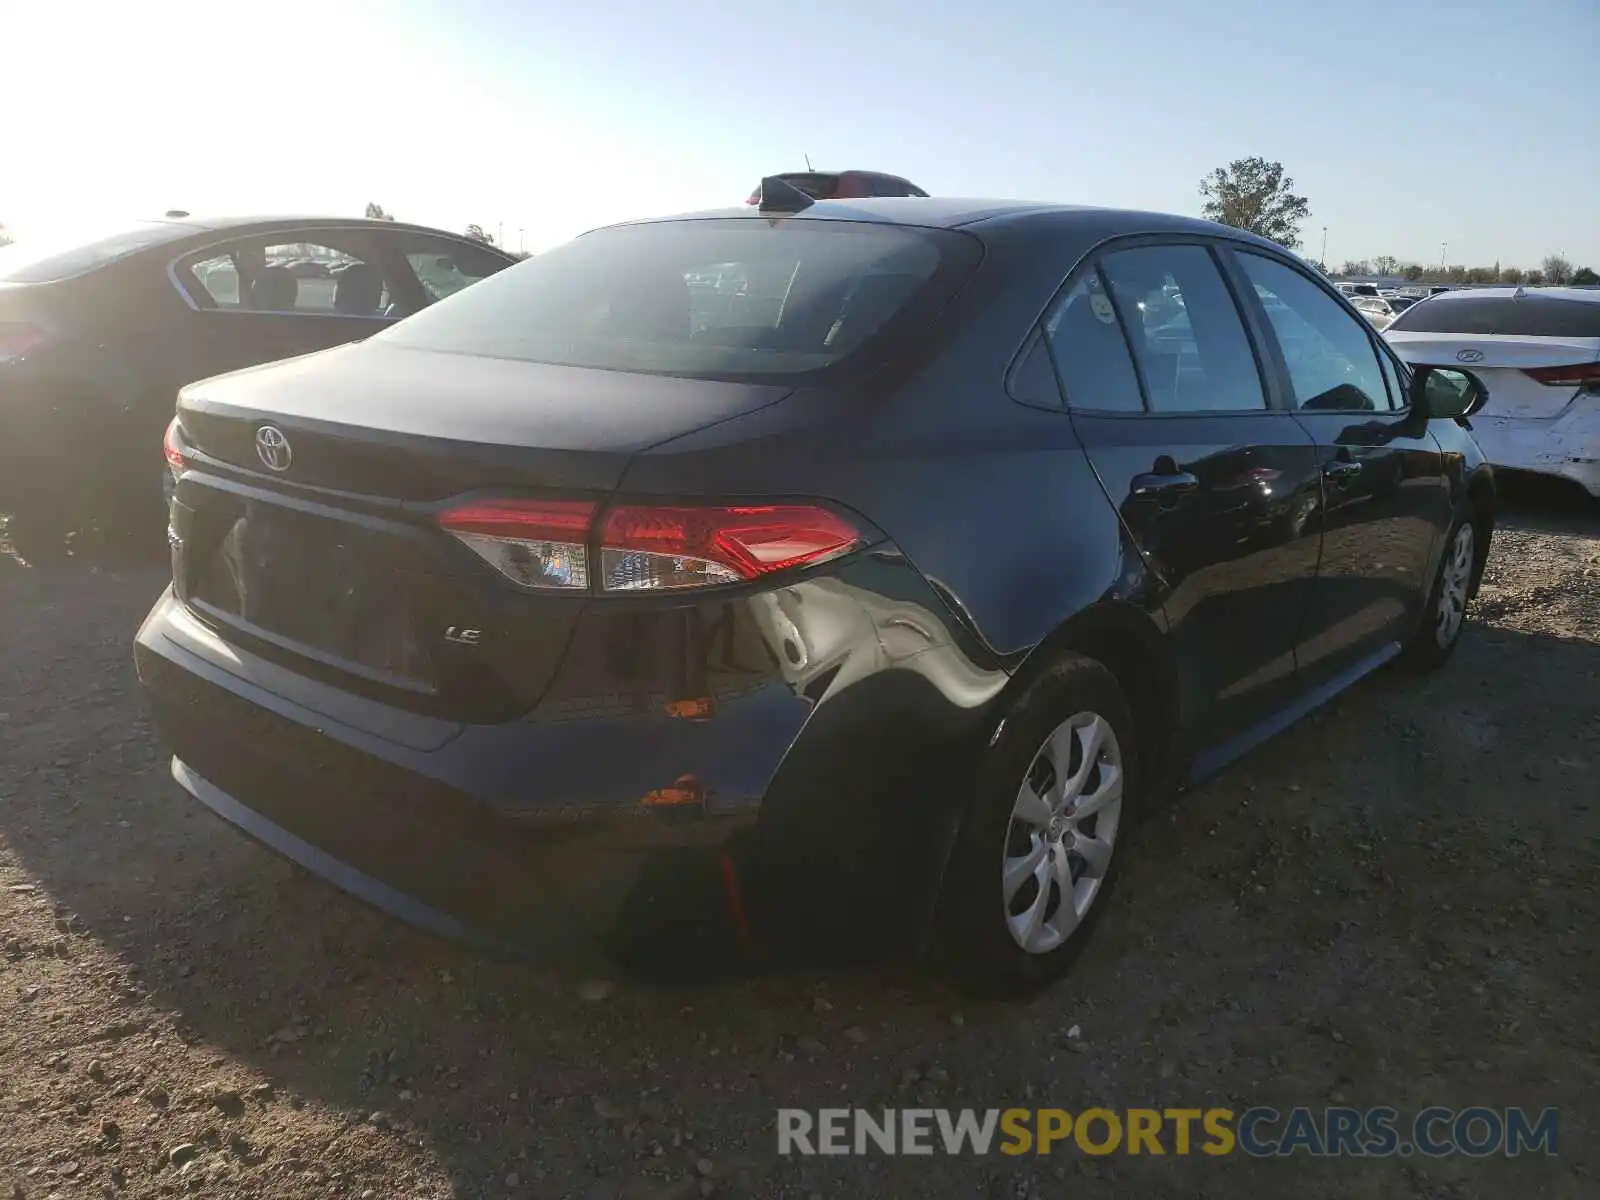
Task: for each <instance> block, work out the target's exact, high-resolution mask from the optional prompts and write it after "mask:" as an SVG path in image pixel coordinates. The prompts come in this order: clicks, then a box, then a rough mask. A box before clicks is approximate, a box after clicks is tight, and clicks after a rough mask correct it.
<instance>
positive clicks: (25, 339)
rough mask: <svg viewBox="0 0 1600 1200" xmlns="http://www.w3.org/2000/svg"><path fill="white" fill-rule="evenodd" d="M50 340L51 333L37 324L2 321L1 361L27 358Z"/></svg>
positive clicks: (0, 337)
mask: <svg viewBox="0 0 1600 1200" xmlns="http://www.w3.org/2000/svg"><path fill="white" fill-rule="evenodd" d="M49 340H50V335H49V334H47V333H46V332H45V331H44V330H42V329H40V328H39V327H38V326H37V325H23V324H18V323H16V322H0V362H10V361H11V360H12V359H21V358H27V357H28V355H30V354H32V353H33V352H34V351H35V350H37V349H38V348H39V347H40V346H42V345H44V344H45V342H47V341H49Z"/></svg>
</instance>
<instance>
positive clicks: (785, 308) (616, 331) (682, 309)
mask: <svg viewBox="0 0 1600 1200" xmlns="http://www.w3.org/2000/svg"><path fill="white" fill-rule="evenodd" d="M978 257H979V249H978V243H977V241H976V240H975V239H973V238H971V237H969V236H967V235H965V234H960V233H955V232H953V231H949V230H936V229H917V228H906V227H903V226H896V225H879V224H871V223H866V222H851V221H817V220H811V221H795V220H788V221H773V220H768V219H759V218H750V219H744V220H707V221H693V220H691V221H663V222H651V223H647V224H641V225H624V226H618V227H615V228H611V229H602V230H597V231H596V232H594V233H590V234H586V235H585V236H583V237H580V238H578V239H576V240H575V241H572V242H568V243H567V244H566V245H564V246H561V247H559V248H557V249H555V250H552V251H549V252H548V253H546V254H541V255H540V256H539V257H537V258H533V259H529V260H528V261H527V262H525V263H521V264H519V265H518V266H515V267H512V268H510V269H509V270H506V271H502V272H500V273H499V274H497V275H492V276H490V277H489V278H488V279H485V280H484V281H483V282H481V283H479V284H477V285H475V286H474V287H471V288H468V289H466V290H465V291H462V292H459V293H457V294H456V295H454V296H451V297H449V298H447V299H445V300H442V301H440V302H439V303H438V304H435V305H432V306H430V307H429V308H425V309H423V310H422V311H421V312H419V313H417V314H416V315H415V316H412V317H409V318H407V319H406V320H404V321H401V322H400V323H399V324H397V325H395V326H394V327H393V328H391V329H389V330H387V331H386V332H384V333H381V334H379V335H378V336H379V337H380V338H382V339H383V340H386V341H391V342H394V343H397V344H400V345H405V346H413V347H416V348H418V349H423V350H438V351H446V352H450V353H456V354H473V355H484V356H487V357H493V358H509V359H520V360H523V361H526V362H539V363H552V364H556V365H562V366H574V367H598V368H601V369H604V370H614V371H638V372H643V373H646V374H655V375H682V376H687V377H690V378H697V379H744V380H765V381H771V380H778V379H785V378H787V379H794V380H798V379H800V378H804V377H809V376H812V375H815V374H817V373H819V372H823V371H831V370H833V369H835V368H841V369H842V368H845V367H851V368H856V367H869V366H871V365H874V364H876V363H877V362H879V361H881V360H882V359H883V358H884V357H885V356H886V355H887V354H888V353H890V348H891V347H892V346H893V345H895V344H896V343H897V342H898V341H899V340H901V338H902V337H903V336H904V335H905V334H906V333H907V332H909V331H912V330H914V329H915V328H916V327H917V326H918V325H919V323H920V322H922V321H923V320H925V319H926V318H927V317H929V316H931V315H933V314H934V313H935V312H936V311H937V310H938V308H939V307H940V306H942V304H943V303H944V301H945V300H947V299H948V298H949V296H950V295H951V294H952V293H953V292H954V290H955V288H956V287H959V285H960V283H961V281H962V280H964V279H965V278H966V276H967V275H968V273H969V272H970V270H971V268H972V266H973V265H975V264H976V262H977V259H978Z"/></svg>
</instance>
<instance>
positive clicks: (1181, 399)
mask: <svg viewBox="0 0 1600 1200" xmlns="http://www.w3.org/2000/svg"><path fill="white" fill-rule="evenodd" d="M1102 269H1103V272H1104V275H1105V279H1106V283H1107V285H1108V286H1109V289H1110V293H1111V298H1112V300H1113V301H1114V303H1115V306H1116V311H1117V314H1118V315H1119V316H1120V317H1121V324H1122V326H1123V328H1124V329H1126V330H1127V334H1128V340H1129V341H1130V342H1131V343H1132V345H1133V354H1134V358H1135V359H1136V360H1137V361H1138V363H1139V370H1140V374H1141V375H1143V377H1144V384H1145V388H1146V390H1147V391H1148V393H1149V397H1150V409H1151V411H1152V412H1230V411H1232V412H1239V411H1256V410H1261V409H1265V408H1266V407H1267V397H1266V392H1265V390H1264V389H1263V388H1262V385H1261V374H1260V371H1259V369H1258V368H1257V366H1256V359H1255V353H1254V351H1253V350H1252V349H1251V348H1250V339H1249V337H1248V335H1246V333H1245V330H1244V324H1243V322H1242V321H1241V320H1240V318H1239V311H1238V309H1237V308H1236V307H1235V306H1234V302H1233V296H1232V294H1231V293H1230V292H1229V291H1228V287H1227V284H1226V283H1224V282H1223V279H1222V274H1221V272H1220V271H1219V270H1218V268H1217V264H1216V261H1215V260H1214V259H1213V258H1212V257H1211V254H1210V252H1209V251H1207V250H1206V249H1205V248H1204V247H1202V246H1187V245H1186V246H1144V247H1139V248H1138V249H1133V250H1119V251H1117V252H1115V253H1113V254H1108V255H1106V257H1105V259H1104V261H1103V263H1102Z"/></svg>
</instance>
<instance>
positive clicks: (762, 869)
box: [136, 183, 1494, 985]
mask: <svg viewBox="0 0 1600 1200" xmlns="http://www.w3.org/2000/svg"><path fill="white" fill-rule="evenodd" d="M1482 400H1483V394H1482V389H1481V386H1480V385H1479V384H1478V382H1477V381H1476V380H1475V379H1474V378H1473V377H1472V376H1471V375H1470V374H1468V373H1467V372H1464V371H1447V370H1442V369H1435V370H1429V369H1418V370H1415V371H1413V370H1412V369H1410V368H1408V367H1407V366H1406V365H1405V364H1404V363H1402V362H1401V361H1400V360H1399V359H1397V358H1396V357H1395V356H1394V355H1393V354H1392V353H1391V352H1390V351H1389V349H1388V348H1387V347H1386V346H1385V345H1384V343H1383V342H1382V341H1381V340H1380V339H1379V338H1378V337H1377V336H1376V335H1375V334H1374V333H1373V331H1372V330H1371V328H1370V327H1369V326H1368V325H1367V323H1366V322H1365V321H1364V320H1362V318H1361V316H1360V315H1359V314H1358V313H1356V312H1355V311H1354V310H1353V309H1352V308H1351V307H1350V306H1349V304H1348V303H1347V302H1346V301H1345V300H1343V299H1342V298H1341V297H1340V296H1339V295H1338V293H1337V292H1335V291H1334V290H1332V289H1331V288H1330V287H1329V286H1328V285H1327V284H1326V283H1325V282H1324V281H1323V280H1322V279H1321V278H1320V277H1319V276H1318V275H1317V274H1316V273H1315V272H1314V271H1312V270H1310V269H1308V268H1307V267H1306V266H1305V264H1303V263H1302V262H1301V261H1300V260H1298V259H1297V258H1295V257H1293V256H1292V255H1290V254H1288V253H1286V252H1285V251H1284V250H1282V249H1281V248H1280V247H1278V246H1276V245H1274V244H1272V243H1269V242H1266V241H1263V240H1261V239H1258V238H1255V237H1252V236H1250V235H1248V234H1243V233H1240V232H1238V231H1237V230H1232V229H1227V228H1223V227H1221V226H1217V225H1212V224H1208V223H1206V222H1202V221H1198V220H1191V219H1187V218H1183V217H1175V216H1160V215H1152V214H1146V213H1137V212H1119V211H1111V210H1102V209H1088V208H1065V207H1060V206H1055V205H1025V204H1017V203H1011V202H979V201H958V200H946V199H938V198H935V199H916V200H896V199H882V200H859V201H815V202H813V201H812V200H811V199H810V198H809V197H806V196H804V195H801V194H799V193H796V192H793V191H792V190H790V191H785V190H784V189H783V188H782V187H781V185H779V184H776V183H774V184H773V185H772V186H769V187H768V188H767V189H766V193H765V199H764V207H763V208H761V209H760V210H751V209H740V210H734V211H727V212H714V213H707V214H702V215H695V216H689V217H681V218H673V219H664V220H653V221H644V222H639V223H633V224H627V225H622V226H617V227H613V228H608V229H602V230H599V231H597V232H594V233H590V234H587V235H585V236H583V237H580V238H578V239H576V240H575V241H573V242H571V243H570V244H568V245H566V246H565V247H563V248H560V249H557V250H555V251H552V252H551V253H549V254H547V255H545V256H543V257H541V258H539V259H536V260H533V261H531V262H528V263H524V264H522V265H519V266H516V267H514V268H511V269H510V270H507V271H505V272H503V273H501V274H498V275H495V276H494V277H492V278H490V279H486V280H485V281H483V282H482V283H480V284H478V285H476V286H474V287H473V288H471V289H469V290H466V291H463V292H461V293H460V294H459V295H456V296H453V297H451V298H449V299H446V300H443V301H441V302H440V303H438V304H435V305H433V306H431V307H429V308H427V309H425V310H424V311H422V312H419V313H417V314H416V315H414V316H412V317H409V318H408V319H406V320H404V321H401V322H399V323H398V324H396V325H394V326H393V327H392V328H390V329H387V330H385V331H383V332H381V333H378V334H377V335H375V336H373V337H371V338H369V339H368V340H366V341H364V342H361V343H359V344H356V345H350V346H344V347H341V348H337V349H333V350H328V351H325V352H322V353H318V354H313V355H309V356H306V357H302V358H299V359H296V360H293V361H289V362H283V363H278V364H274V365H270V366H265V367H258V368H255V369H252V370H247V371H241V372H235V373H233V374H228V375H222V376H219V377H217V378H214V379H209V380H206V381H204V382H200V383H195V384H192V385H190V386H188V387H186V388H185V389H184V390H183V392H182V393H181V395H180V397H179V402H178V408H177V416H176V419H175V420H174V421H173V423H172V426H171V429H170V430H169V433H168V436H167V440H166V456H167V460H168V462H169V463H170V464H171V469H172V471H173V473H174V475H175V476H176V491H175V495H174V499H173V503H172V506H171V526H172V527H171V535H170V536H171V542H172V546H173V582H172V587H171V590H170V591H168V592H167V593H166V594H164V595H163V596H162V597H161V598H160V600H159V601H158V602H157V603H156V606H155V608H154V610H153V611H152V612H151V613H150V615H149V617H148V618H147V619H146V621H145V623H144V626H143V628H142V629H141V630H140V631H139V634H138V639H137V646H136V658H137V664H138V670H139V675H140V677H141V679H142V680H143V682H144V685H145V688H146V689H147V692H148V695H149V697H150V699H151V700H152V702H153V704H154V708H155V711H156V714H157V717H158V721H159V725H160V728H161V730H162V732H163V733H164V735H165V737H166V738H167V740H168V741H169V742H170V745H171V747H172V750H173V754H174V757H173V760H172V770H173V774H174V775H175V776H176V778H177V780H178V782H179V783H180V784H182V785H183V787H185V788H186V789H187V790H188V791H189V792H190V793H192V794H193V796H194V797H195V798H197V799H198V800H199V801H200V802H201V803H203V804H205V805H206V806H207V807H209V808H211V809H212V810H213V811H215V812H216V813H218V814H220V815H221V816H223V817H225V818H226V819H227V820H229V821H231V822H233V823H235V824H236V825H238V826H239V827H241V828H242V829H243V830H245V831H246V832H247V833H249V834H251V835H253V836H255V837H256V838H258V839H260V840H261V841H263V842H265V843H266V844H267V845H269V846H271V847H273V848H275V849H276V850H278V851H280V852H281V853H283V854H285V855H287V856H289V857H290V858H292V859H294V860H296V861H297V862H299V863H301V864H303V865H304V866H306V867H307V868H309V869H310V870H311V871H313V872H315V873H317V874H319V875H322V876H324V877H326V878H327V879H329V880H331V881H333V882H334V883H336V884H338V885H339V886H341V887H343V888H346V889H348V890H349V891H351V892H353V893H355V894H356V895H358V896H361V897H363V898H365V899H367V900H368V901H371V902H373V903H375V904H377V905H379V906H381V907H383V908H386V909H388V910H390V911H392V912H394V913H397V914H399V915H402V916H404V917H406V918H409V919H411V920H413V921H415V922H417V923H419V924H421V925H423V926H425V927H428V928H430V929H432V930H434V931H437V932H440V933H443V934H446V935H449V936H454V937H460V938H466V939H470V940H473V941H475V942H478V943H479V944H482V945H485V946H494V947H500V948H505V949H509V950H513V951H521V952H532V953H541V952H549V951H550V950H552V949H553V948H554V947H556V946H559V945H560V944H561V943H563V942H565V941H567V940H568V939H570V938H576V939H579V940H581V941H582V942H584V943H585V944H587V945H590V946H594V945H599V946H603V947H606V948H608V949H610V950H611V951H612V952H614V953H615V954H616V955H617V956H619V957H621V958H622V959H624V960H626V959H628V958H629V956H632V955H646V956H647V955H648V954H649V953H650V952H651V951H652V950H653V949H658V948H660V947H662V946H667V945H672V944H675V943H674V942H673V940H672V939H673V936H675V935H678V934H682V933H683V931H684V930H686V929H700V930H715V931H717V932H716V936H717V937H719V938H720V937H726V939H727V942H728V944H729V945H743V946H745V947H746V948H748V949H749V950H750V951H751V952H752V953H754V954H760V953H762V952H763V951H764V950H771V949H782V948H784V947H790V946H798V945H802V944H805V943H806V941H807V939H811V940H813V941H816V940H821V941H823V942H826V941H828V940H830V939H835V938H843V937H844V935H846V934H870V935H871V937H872V938H873V939H874V940H877V941H878V942H879V944H880V945H882V946H886V947H887V946H894V945H903V946H908V947H916V948H919V949H922V950H937V951H938V952H939V953H940V954H941V955H942V956H944V957H945V959H946V961H948V962H951V963H953V964H956V965H957V966H959V967H960V968H961V969H962V970H963V971H964V972H965V973H967V975H968V976H969V978H972V979H974V980H976V981H979V982H989V983H994V984H1002V985H1019V984H1028V983H1033V982H1038V981H1041V980H1044V979H1047V978H1049V977H1051V976H1053V975H1055V974H1057V973H1059V972H1060V971H1061V970H1062V969H1064V967H1065V966H1066V964H1067V962H1068V961H1069V959H1070V958H1071V956H1072V955H1073V953H1074V952H1075V951H1076V949H1077V948H1078V947H1079V946H1080V945H1081V943H1082V942H1083V940H1084V937H1085V935H1086V933H1087V932H1088V928H1089V926H1090V924H1091V923H1092V922H1093V921H1094V920H1095V919H1096V918H1097V917H1098V916H1099V914H1100V913H1101V912H1102V911H1103V910H1104V908H1105V906H1106V902H1107V901H1106V896H1107V889H1108V888H1109V887H1110V886H1111V883H1112V881H1113V880H1114V878H1115V873H1116V870H1117V868H1118V865H1119V863H1120V861H1121V859H1122V858H1123V857H1124V856H1125V846H1126V844H1127V842H1128V836H1129V833H1130V830H1131V828H1132V827H1133V825H1134V824H1135V823H1136V821H1137V820H1138V818H1139V816H1140V815H1141V813H1142V812H1143V811H1145V810H1146V809H1147V806H1148V805H1149V804H1150V803H1151V802H1152V799H1153V798H1154V797H1155V796H1156V795H1157V794H1158V792H1160V791H1162V790H1164V789H1168V788H1170V787H1172V786H1173V785H1175V784H1181V783H1183V782H1184V781H1187V780H1193V779H1195V778H1198V777H1200V776H1203V775H1206V774H1208V773H1209V772H1211V771H1213V770H1215V769H1217V768H1218V767H1220V766H1221V765H1223V764H1224V763H1226V762H1227V761H1228V760H1230V759H1232V758H1234V757H1236V756H1238V755H1239V754H1241V753H1243V752H1244V751H1246V750H1247V749H1249V748H1250V747H1251V746H1252V745H1254V744H1255V743H1257V742H1259V741H1260V740H1261V739H1263V738H1264V737H1266V736H1268V735H1269V734H1271V733H1273V732H1274V731H1276V730H1279V729H1282V728H1283V727H1284V726H1286V725H1288V724H1289V723H1290V722H1292V721H1293V720H1295V719H1296V718H1297V717H1299V716H1301V715H1302V714H1304V713H1306V712H1307V711H1308V710H1310V709H1312V708H1313V707H1315V706H1316V705H1318V704H1319V703H1321V702H1323V701H1325V700H1327V699H1328V698H1329V697H1330V696H1332V695H1334V694H1335V693H1337V692H1338V691H1340V690H1341V689H1342V688H1345V687H1347V686H1348V685H1349V684H1350V683H1351V682H1352V681H1354V680H1356V679H1358V678H1360V677H1361V676H1363V675H1365V674H1366V673H1368V672H1370V671H1372V670H1373V669H1375V668H1377V667H1378V666H1380V665H1381V664H1383V663H1386V662H1388V661H1389V660H1391V659H1396V658H1402V659H1406V660H1409V661H1411V662H1412V663H1415V664H1419V665H1421V666H1425V667H1431V666H1438V665H1439V664H1441V663H1442V662H1444V660H1445V659H1446V658H1447V657H1448V656H1449V654H1450V652H1451V650H1452V649H1453V648H1454V646H1455V645H1456V642H1457V639H1458V638H1459V637H1460V635H1461V631H1462V616H1463V610H1464V608H1465V606H1466V604H1467V602H1468V600H1469V599H1470V597H1471V596H1472V595H1473V592H1474V589H1475V588H1476V587H1477V583H1478V578H1479V574H1480V572H1481V570H1482V566H1483V562H1484V558H1485V555H1486V553H1487V550H1488V546H1489V538H1490V534H1491V531H1492V527H1493V523H1494V486H1493V482H1492V478H1491V475H1490V472H1489V469H1488V467H1487V466H1486V465H1485V464H1484V461H1483V458H1482V456H1481V455H1480V454H1479V452H1478V449H1477V447H1476V446H1475V445H1474V443H1473V441H1472V438H1471V436H1470V435H1469V433H1468V432H1467V429H1466V428H1465V427H1464V426H1465V421H1466V418H1467V417H1468V416H1469V415H1470V413H1471V412H1472V411H1474V409H1475V406H1477V405H1479V404H1481V403H1482Z"/></svg>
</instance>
